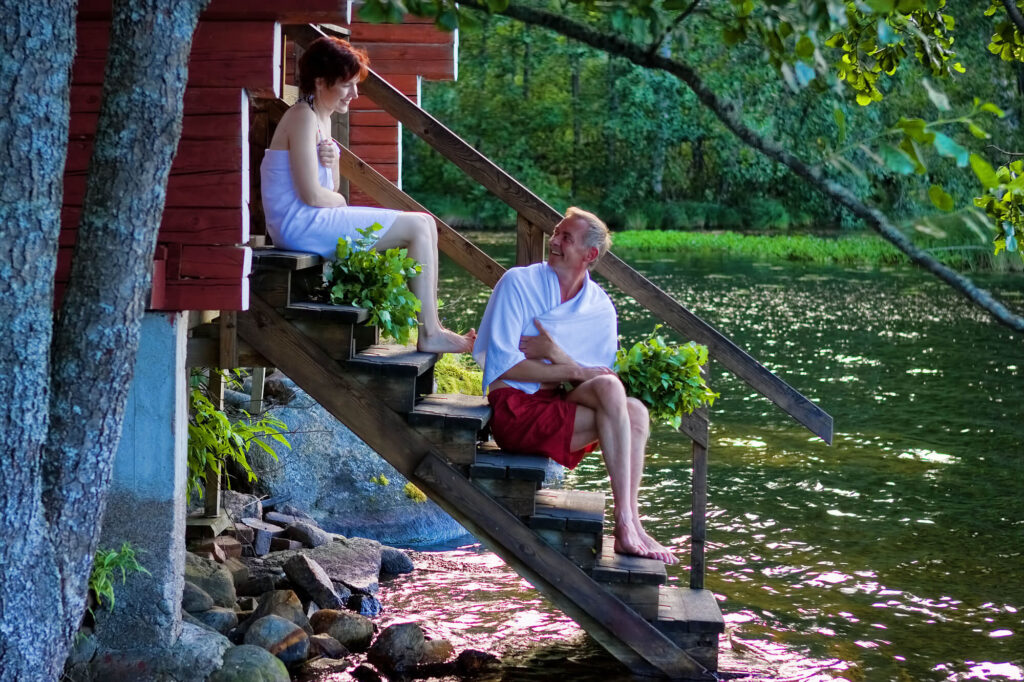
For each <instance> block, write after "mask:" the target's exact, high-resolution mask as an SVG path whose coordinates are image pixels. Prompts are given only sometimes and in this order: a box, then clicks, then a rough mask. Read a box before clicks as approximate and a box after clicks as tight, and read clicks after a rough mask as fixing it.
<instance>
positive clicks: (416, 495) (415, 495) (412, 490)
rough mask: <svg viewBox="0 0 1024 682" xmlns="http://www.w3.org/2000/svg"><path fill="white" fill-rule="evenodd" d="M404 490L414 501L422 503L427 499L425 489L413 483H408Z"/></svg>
mask: <svg viewBox="0 0 1024 682" xmlns="http://www.w3.org/2000/svg"><path fill="white" fill-rule="evenodd" d="M403 490H404V491H405V496H406V497H408V498H409V499H410V500H412V501H413V502H417V503H420V504H422V503H423V502H426V501H427V496H426V495H424V494H423V491H422V490H420V489H419V488H417V487H416V486H414V485H413V484H412V483H406V484H405V488H403Z"/></svg>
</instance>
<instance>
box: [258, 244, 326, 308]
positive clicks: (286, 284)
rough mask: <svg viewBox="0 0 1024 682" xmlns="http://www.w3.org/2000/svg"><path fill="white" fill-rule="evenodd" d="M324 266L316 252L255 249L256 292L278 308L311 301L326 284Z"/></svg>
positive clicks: (322, 260)
mask: <svg viewBox="0 0 1024 682" xmlns="http://www.w3.org/2000/svg"><path fill="white" fill-rule="evenodd" d="M323 263H324V259H323V258H321V257H320V256H318V255H317V254H315V253H306V252H302V251H286V250H284V249H273V248H270V249H254V250H253V256H252V264H253V273H252V277H251V283H252V292H253V293H254V294H258V295H259V296H260V297H261V298H262V299H263V300H264V301H266V302H267V303H269V304H270V305H272V306H274V307H275V308H283V307H284V306H287V305H288V304H289V303H295V302H298V301H303V300H307V299H308V298H309V297H310V294H311V293H312V292H313V291H314V290H315V289H317V288H318V287H319V286H320V285H321V284H322V283H323Z"/></svg>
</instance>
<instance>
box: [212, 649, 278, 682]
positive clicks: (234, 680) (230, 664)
mask: <svg viewBox="0 0 1024 682" xmlns="http://www.w3.org/2000/svg"><path fill="white" fill-rule="evenodd" d="M289 679H290V678H289V676H288V669H287V668H285V667H284V663H282V662H281V659H279V658H278V657H277V656H275V655H273V654H272V653H270V652H269V651H267V650H266V649H263V648H261V647H258V646H254V645H252V644H243V645H241V646H236V647H232V648H230V649H228V650H227V651H225V652H224V665H223V666H222V667H221V668H220V670H218V671H216V672H215V673H213V674H212V675H210V677H209V679H208V682H289Z"/></svg>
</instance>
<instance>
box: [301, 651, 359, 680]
mask: <svg viewBox="0 0 1024 682" xmlns="http://www.w3.org/2000/svg"><path fill="white" fill-rule="evenodd" d="M349 665H351V663H350V662H349V661H348V660H347V659H344V658H327V657H323V658H313V656H312V654H310V658H309V660H308V661H306V662H305V663H303V664H302V668H301V669H300V670H299V672H300V674H301V675H302V677H301V678H300V679H303V680H350V679H352V678H351V677H350V676H348V675H345V674H344V672H345V671H346V670H348V667H349Z"/></svg>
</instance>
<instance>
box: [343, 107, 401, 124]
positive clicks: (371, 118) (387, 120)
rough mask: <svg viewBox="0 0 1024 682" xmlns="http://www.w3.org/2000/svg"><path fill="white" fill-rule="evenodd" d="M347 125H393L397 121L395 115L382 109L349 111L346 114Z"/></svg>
mask: <svg viewBox="0 0 1024 682" xmlns="http://www.w3.org/2000/svg"><path fill="white" fill-rule="evenodd" d="M348 118H349V125H350V126H351V127H353V128H355V127H357V126H358V127H360V128H366V127H374V126H377V127H387V128H390V127H395V126H397V125H398V121H396V120H395V117H394V116H392V115H391V114H389V113H388V112H386V111H383V110H366V111H357V110H353V111H350V112H349V114H348Z"/></svg>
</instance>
